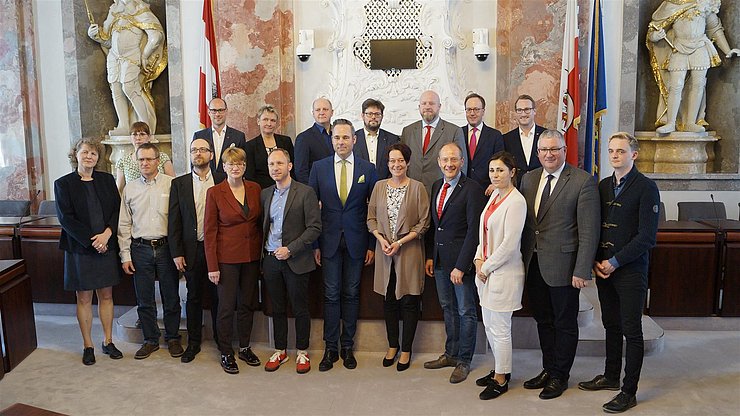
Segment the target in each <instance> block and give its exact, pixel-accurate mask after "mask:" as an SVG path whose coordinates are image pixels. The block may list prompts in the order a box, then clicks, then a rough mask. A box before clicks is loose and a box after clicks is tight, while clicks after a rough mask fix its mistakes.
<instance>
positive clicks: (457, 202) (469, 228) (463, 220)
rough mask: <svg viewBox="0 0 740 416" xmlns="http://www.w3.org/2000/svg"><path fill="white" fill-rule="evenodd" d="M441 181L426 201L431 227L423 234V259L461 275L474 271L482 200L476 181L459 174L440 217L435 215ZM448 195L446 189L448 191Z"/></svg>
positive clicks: (435, 183) (442, 181) (483, 198)
mask: <svg viewBox="0 0 740 416" xmlns="http://www.w3.org/2000/svg"><path fill="white" fill-rule="evenodd" d="M443 183H444V179H439V180H437V181H436V182H434V184H433V185H432V194H431V195H430V197H429V199H430V201H429V208H430V210H431V215H430V216H431V218H432V224H431V226H430V227H429V231H428V232H427V233H426V234H425V237H424V239H425V243H426V257H427V260H429V259H431V260H433V261H434V267H435V268H436V267H442V268H444V269H449V270H452V269H453V268H456V269H458V270H460V271H462V272H464V273H469V272H471V271H473V270H474V267H473V257H475V250H476V248H477V247H478V223H479V221H480V214H481V211H483V206H484V205H485V203H486V197H485V195H484V194H483V189H482V188H481V187H480V185H478V182H476V181H474V180H472V179H470V178H468V177H466V176H465V175H460V180H459V181H458V182H457V186H456V187H455V189H454V191H453V192H452V195H450V198H449V199H448V200H447V204H445V207H444V210H443V211H442V218H440V217H438V216H437V197H438V196H439V191H440V189H442V184H443ZM448 192H449V189H448Z"/></svg>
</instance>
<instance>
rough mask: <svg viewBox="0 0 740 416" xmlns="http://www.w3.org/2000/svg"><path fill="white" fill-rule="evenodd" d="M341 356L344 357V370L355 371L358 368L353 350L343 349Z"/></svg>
mask: <svg viewBox="0 0 740 416" xmlns="http://www.w3.org/2000/svg"><path fill="white" fill-rule="evenodd" d="M339 355H340V356H341V357H342V362H343V364H344V368H347V369H349V370H354V369H355V368H357V359H356V358H355V355H354V354H353V353H352V348H342V351H341V352H340V353H339Z"/></svg>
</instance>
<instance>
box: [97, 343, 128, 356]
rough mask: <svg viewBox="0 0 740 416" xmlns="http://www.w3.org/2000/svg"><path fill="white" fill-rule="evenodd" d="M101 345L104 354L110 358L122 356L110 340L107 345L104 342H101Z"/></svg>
mask: <svg viewBox="0 0 740 416" xmlns="http://www.w3.org/2000/svg"><path fill="white" fill-rule="evenodd" d="M102 347H103V354H106V355H107V356H109V357H110V358H112V359H114V360H119V359H121V358H123V353H122V352H121V351H120V350H119V349H118V348H116V346H115V345H114V344H113V343H112V342H109V343H108V345H105V343H103V344H102Z"/></svg>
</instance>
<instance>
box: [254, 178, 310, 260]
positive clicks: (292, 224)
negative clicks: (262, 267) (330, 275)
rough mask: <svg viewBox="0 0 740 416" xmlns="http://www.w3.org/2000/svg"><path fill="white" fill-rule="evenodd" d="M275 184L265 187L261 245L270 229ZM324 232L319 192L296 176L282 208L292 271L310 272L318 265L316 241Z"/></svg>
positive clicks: (284, 239)
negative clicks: (314, 251) (314, 248)
mask: <svg viewBox="0 0 740 416" xmlns="http://www.w3.org/2000/svg"><path fill="white" fill-rule="evenodd" d="M274 193H275V185H272V186H269V187H267V188H265V189H263V190H262V194H261V195H260V199H261V200H262V212H263V215H262V231H263V232H262V235H263V237H262V247H263V248H264V247H265V243H266V242H267V237H268V235H269V233H270V204H271V203H272V196H273V195H274ZM320 235H321V210H320V209H319V200H318V199H317V198H316V193H315V192H314V191H313V188H311V187H310V186H308V185H304V184H302V183H300V182H298V181H297V180H295V179H293V180H292V181H291V183H290V190H289V191H288V199H287V201H286V202H285V210H284V211H283V235H282V237H283V245H284V246H285V247H288V250H290V258H289V259H288V267H290V270H292V271H293V273H296V274H303V273H309V272H311V271H313V270H315V269H316V262H315V261H314V259H313V243H314V241H316V240H317V239H318V238H319V236H320Z"/></svg>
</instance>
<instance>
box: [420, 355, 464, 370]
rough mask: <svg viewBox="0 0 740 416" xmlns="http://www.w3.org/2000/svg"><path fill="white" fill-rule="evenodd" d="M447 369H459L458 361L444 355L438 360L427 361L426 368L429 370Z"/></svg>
mask: <svg viewBox="0 0 740 416" xmlns="http://www.w3.org/2000/svg"><path fill="white" fill-rule="evenodd" d="M445 367H457V361H455V360H453V359H452V358H450V357H449V356H447V355H446V354H442V355H440V356H439V358H437V359H436V360H432V361H427V362H425V363H424V368H426V369H429V370H436V369H438V368H445Z"/></svg>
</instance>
